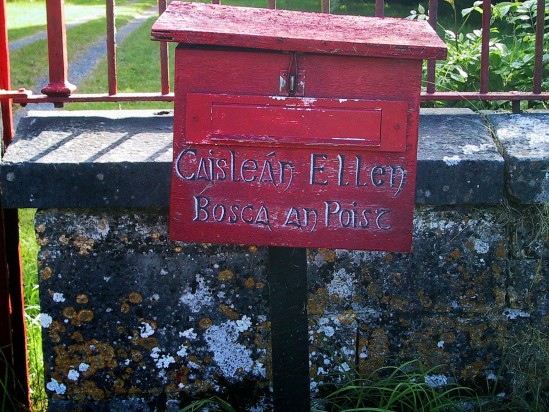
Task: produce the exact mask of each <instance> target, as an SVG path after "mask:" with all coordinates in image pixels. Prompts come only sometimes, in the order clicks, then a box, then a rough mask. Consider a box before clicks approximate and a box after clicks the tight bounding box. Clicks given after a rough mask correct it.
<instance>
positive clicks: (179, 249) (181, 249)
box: [173, 246, 183, 253]
mask: <svg viewBox="0 0 549 412" xmlns="http://www.w3.org/2000/svg"><path fill="white" fill-rule="evenodd" d="M173 251H174V252H175V253H181V252H183V248H182V247H181V246H176V247H174V248H173Z"/></svg>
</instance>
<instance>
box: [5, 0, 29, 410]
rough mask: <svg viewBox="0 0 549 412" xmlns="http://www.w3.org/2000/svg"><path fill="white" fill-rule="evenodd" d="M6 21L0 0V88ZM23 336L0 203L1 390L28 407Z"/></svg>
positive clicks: (11, 213) (19, 281) (9, 230)
mask: <svg viewBox="0 0 549 412" xmlns="http://www.w3.org/2000/svg"><path fill="white" fill-rule="evenodd" d="M6 22H7V19H6V1H5V0H0V89H4V90H10V89H11V84H10V83H11V82H10V59H9V48H8V31H7V24H6ZM11 103H12V101H11V99H4V100H2V102H1V105H2V110H1V112H2V126H3V127H2V130H3V139H2V141H3V143H4V146H5V147H6V146H8V145H9V144H10V142H11V140H12V138H13V116H12V107H11ZM26 336H27V335H26V328H25V302H24V299H23V276H22V272H21V260H20V255H19V227H18V216H17V210H15V209H8V210H5V209H3V208H1V207H0V350H1V351H2V356H0V378H1V379H4V377H7V382H5V386H4V387H3V389H2V390H5V391H8V392H11V394H12V396H13V399H14V400H15V402H17V403H19V404H21V405H24V406H25V407H27V408H28V407H29V406H30V399H29V395H30V394H29V378H28V376H29V374H28V362H27V360H28V359H27V339H26ZM3 395H4V394H2V396H3ZM5 406H6V405H5ZM8 408H11V405H8Z"/></svg>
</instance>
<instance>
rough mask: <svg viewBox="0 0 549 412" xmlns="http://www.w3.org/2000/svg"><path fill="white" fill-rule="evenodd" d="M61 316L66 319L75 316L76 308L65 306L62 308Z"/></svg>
mask: <svg viewBox="0 0 549 412" xmlns="http://www.w3.org/2000/svg"><path fill="white" fill-rule="evenodd" d="M63 316H64V317H65V318H67V319H73V318H74V317H76V309H74V308H73V307H72V306H67V307H66V308H63Z"/></svg>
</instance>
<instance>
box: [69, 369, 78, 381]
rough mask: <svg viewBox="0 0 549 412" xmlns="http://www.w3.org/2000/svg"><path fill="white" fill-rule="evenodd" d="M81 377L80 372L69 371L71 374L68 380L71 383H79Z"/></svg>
mask: <svg viewBox="0 0 549 412" xmlns="http://www.w3.org/2000/svg"><path fill="white" fill-rule="evenodd" d="M79 377H80V373H78V371H75V370H74V369H71V370H69V373H68V374H67V378H68V379H69V380H71V381H77V380H78V378H79Z"/></svg>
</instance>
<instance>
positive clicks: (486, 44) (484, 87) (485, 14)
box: [480, 0, 492, 94]
mask: <svg viewBox="0 0 549 412" xmlns="http://www.w3.org/2000/svg"><path fill="white" fill-rule="evenodd" d="M491 14H492V4H491V2H490V0H483V2H482V45H481V52H480V93H482V94H483V93H488V81H489V75H490V18H491Z"/></svg>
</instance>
